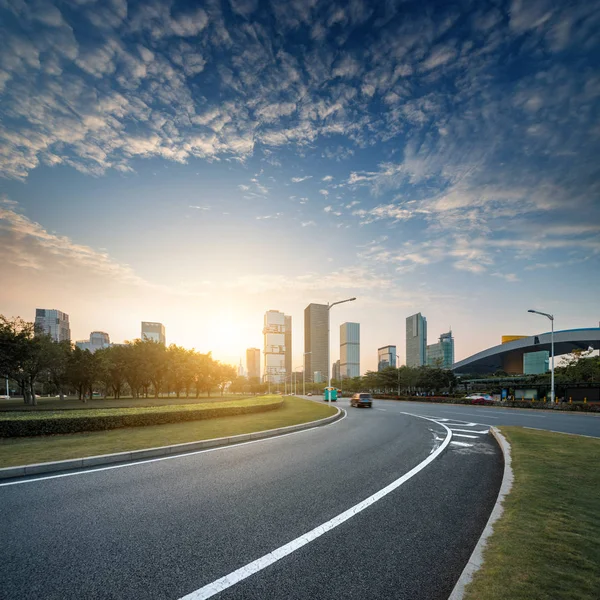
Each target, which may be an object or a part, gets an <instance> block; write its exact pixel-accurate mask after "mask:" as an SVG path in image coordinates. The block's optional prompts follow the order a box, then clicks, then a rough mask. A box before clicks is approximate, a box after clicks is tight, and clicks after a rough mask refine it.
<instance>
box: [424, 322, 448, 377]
mask: <svg viewBox="0 0 600 600" xmlns="http://www.w3.org/2000/svg"><path fill="white" fill-rule="evenodd" d="M427 364H428V365H429V366H430V367H438V368H440V369H451V368H452V365H453V364H454V338H453V337H452V331H449V332H448V333H442V334H441V335H440V340H439V342H438V343H437V344H431V345H429V346H427Z"/></svg>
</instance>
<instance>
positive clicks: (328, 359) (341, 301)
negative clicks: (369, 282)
mask: <svg viewBox="0 0 600 600" xmlns="http://www.w3.org/2000/svg"><path fill="white" fill-rule="evenodd" d="M354 300H356V298H346V300H338V301H337V302H334V303H333V304H329V302H328V303H327V387H328V388H330V387H331V362H330V353H329V350H330V348H329V346H330V345H331V344H330V343H329V321H330V319H329V315H330V312H329V311H330V310H331V309H332V308H333V307H334V306H335V305H336V304H344V302H354ZM341 368H342V365H341V363H340V369H341ZM327 402H329V395H328V396H327Z"/></svg>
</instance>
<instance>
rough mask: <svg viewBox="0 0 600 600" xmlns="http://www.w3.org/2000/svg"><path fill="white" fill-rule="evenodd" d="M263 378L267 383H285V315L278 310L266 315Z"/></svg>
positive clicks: (269, 311)
mask: <svg viewBox="0 0 600 600" xmlns="http://www.w3.org/2000/svg"><path fill="white" fill-rule="evenodd" d="M263 335H264V348H263V360H264V366H263V378H264V380H265V382H267V383H283V382H284V381H285V375H286V371H285V315H284V314H283V313H282V312H279V311H278V310H268V311H267V312H266V313H265V320H264V327H263Z"/></svg>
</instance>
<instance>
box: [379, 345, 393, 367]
mask: <svg viewBox="0 0 600 600" xmlns="http://www.w3.org/2000/svg"><path fill="white" fill-rule="evenodd" d="M395 366H396V346H383V347H382V348H377V370H378V371H383V369H387V367H395Z"/></svg>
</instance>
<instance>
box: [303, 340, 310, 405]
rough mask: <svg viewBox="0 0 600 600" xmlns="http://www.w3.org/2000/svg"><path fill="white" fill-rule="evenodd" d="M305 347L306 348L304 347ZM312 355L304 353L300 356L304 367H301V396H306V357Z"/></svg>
mask: <svg viewBox="0 0 600 600" xmlns="http://www.w3.org/2000/svg"><path fill="white" fill-rule="evenodd" d="M305 347H306V346H305ZM307 354H312V352H305V353H304V355H303V356H302V358H303V362H304V366H303V367H302V395H303V396H306V355H307Z"/></svg>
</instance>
